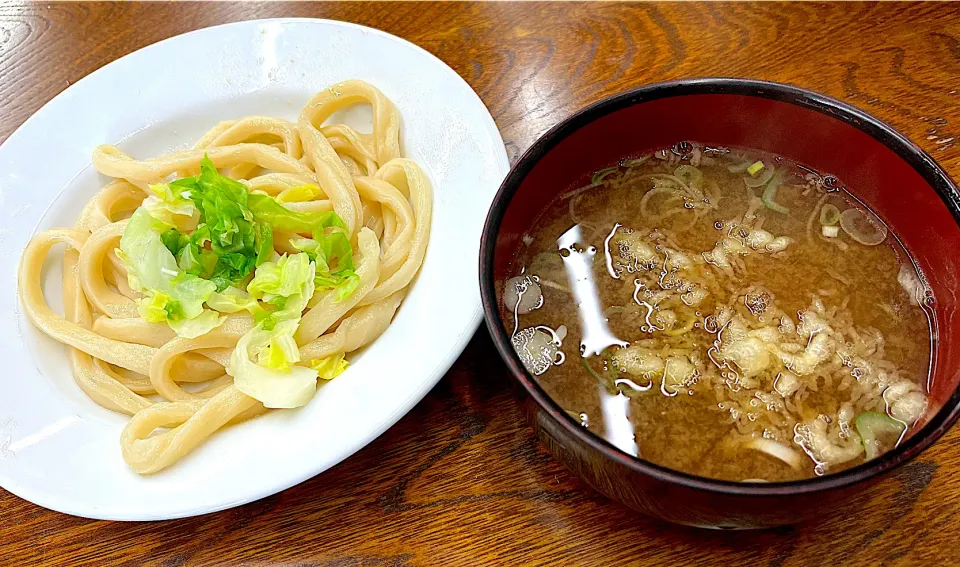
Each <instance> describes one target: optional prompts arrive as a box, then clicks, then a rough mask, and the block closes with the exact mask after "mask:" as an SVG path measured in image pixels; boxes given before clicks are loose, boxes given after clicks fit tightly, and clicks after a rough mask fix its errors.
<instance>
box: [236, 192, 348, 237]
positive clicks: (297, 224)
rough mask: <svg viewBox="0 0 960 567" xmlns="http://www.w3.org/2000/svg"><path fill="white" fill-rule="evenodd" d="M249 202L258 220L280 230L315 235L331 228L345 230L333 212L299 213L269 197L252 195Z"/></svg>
mask: <svg viewBox="0 0 960 567" xmlns="http://www.w3.org/2000/svg"><path fill="white" fill-rule="evenodd" d="M248 202H249V204H250V210H251V211H252V212H253V215H254V216H255V217H256V218H257V220H260V221H262V222H266V223H269V224H270V226H272V227H273V228H277V229H280V230H289V231H293V232H307V233H313V232H315V231H317V230H322V229H325V228H330V227H336V228H341V229H342V228H345V225H344V224H343V221H342V220H341V219H340V217H339V216H337V213H335V212H333V211H328V212H326V213H298V212H296V211H291V210H290V209H288V208H286V207H284V206H283V205H281V204H280V203H278V202H277V201H276V200H274V198H273V197H271V196H269V195H258V194H251V195H249V197H248Z"/></svg>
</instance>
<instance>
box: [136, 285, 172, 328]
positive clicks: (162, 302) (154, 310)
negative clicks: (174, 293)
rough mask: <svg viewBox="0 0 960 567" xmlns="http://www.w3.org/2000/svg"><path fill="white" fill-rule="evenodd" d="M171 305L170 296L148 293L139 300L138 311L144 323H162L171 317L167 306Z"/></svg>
mask: <svg viewBox="0 0 960 567" xmlns="http://www.w3.org/2000/svg"><path fill="white" fill-rule="evenodd" d="M168 305H171V301H170V296H169V295H167V294H165V293H162V292H159V291H157V292H153V293H147V295H146V296H144V297H143V298H142V299H138V300H137V311H138V312H139V313H140V316H141V317H143V319H144V321H148V322H150V323H162V322H163V321H166V320H167V318H168V317H169V316H170V312H169V311H167V306H168Z"/></svg>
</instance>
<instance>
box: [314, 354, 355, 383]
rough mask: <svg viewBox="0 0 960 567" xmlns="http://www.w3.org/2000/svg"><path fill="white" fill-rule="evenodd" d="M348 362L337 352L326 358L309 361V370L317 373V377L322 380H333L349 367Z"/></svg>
mask: <svg viewBox="0 0 960 567" xmlns="http://www.w3.org/2000/svg"><path fill="white" fill-rule="evenodd" d="M349 364H350V363H349V362H347V360H346V359H345V358H343V353H342V352H338V353H337V354H334V355H332V356H328V357H326V358H316V359H314V360H311V361H310V368H313V369H314V370H316V371H317V375H318V376H319V377H320V378H322V379H324V380H333V379H334V378H336V377H337V376H339V375H341V374H343V371H344V370H346V369H347V366H349Z"/></svg>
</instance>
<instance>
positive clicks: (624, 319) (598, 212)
mask: <svg viewBox="0 0 960 567" xmlns="http://www.w3.org/2000/svg"><path fill="white" fill-rule="evenodd" d="M678 147H679V148H681V150H678V149H677V148H678ZM683 152H686V153H685V154H684V153H683ZM761 163H762V167H760V166H759V165H755V164H761ZM751 166H752V167H751ZM748 184H749V185H755V187H749V186H748ZM851 209H852V211H851ZM837 213H840V215H839V218H837V217H838V215H837ZM513 266H514V268H513V275H514V276H515V277H514V278H511V279H510V280H508V281H507V282H500V285H501V286H502V287H500V288H499V289H501V290H503V293H502V294H501V298H502V301H501V310H502V316H503V319H504V321H505V324H506V327H507V330H508V332H510V331H513V339H514V346H515V348H517V350H518V353H519V354H520V356H521V359H522V360H523V361H524V364H525V365H526V366H527V368H528V369H529V370H530V371H531V373H533V374H535V375H536V379H537V380H538V382H539V384H540V385H541V387H543V389H544V390H545V391H546V392H547V393H548V394H549V395H550V396H551V397H552V398H553V399H554V400H555V401H556V402H557V403H558V405H560V406H561V407H562V408H564V409H565V410H567V412H568V413H569V414H570V415H571V417H572V418H573V419H576V420H579V421H581V424H582V425H584V427H587V428H588V429H589V430H590V431H592V432H593V433H595V434H597V435H600V436H602V437H604V438H606V439H607V440H609V441H610V442H611V443H613V444H614V445H616V446H617V447H619V448H620V449H622V450H624V451H626V452H628V453H631V454H634V455H636V456H639V457H640V458H643V459H645V460H648V461H651V462H653V463H656V464H659V465H662V466H665V467H669V468H671V469H676V470H679V471H683V472H687V473H690V474H694V475H699V476H703V477H710V478H718V479H727V480H736V481H745V480H757V481H787V480H796V479H802V478H809V477H813V476H815V475H822V474H828V473H832V472H837V471H840V470H843V469H845V468H849V467H851V466H855V465H857V464H860V463H862V462H864V461H865V460H866V459H868V458H872V457H875V456H877V455H879V454H881V453H883V452H885V451H888V450H890V449H891V448H893V447H894V446H896V444H897V443H899V442H900V441H901V440H902V438H903V437H904V435H905V432H906V431H908V429H909V427H911V426H912V425H913V424H914V422H915V421H916V420H917V419H918V418H919V416H920V415H921V413H922V412H923V410H924V409H925V407H926V379H927V375H928V372H929V368H930V363H931V361H930V353H931V344H932V340H933V338H932V337H931V334H930V329H932V328H935V327H933V326H932V325H931V320H930V317H931V315H930V313H929V310H928V309H926V308H925V307H924V305H925V303H926V302H928V301H932V297H930V294H929V292H928V290H927V289H926V288H925V287H924V285H923V284H922V283H921V282H923V281H924V280H923V278H922V276H921V275H919V274H918V273H917V269H916V267H915V265H914V263H913V261H912V260H911V258H910V257H909V255H908V254H907V252H906V251H905V250H904V249H903V247H902V246H900V244H899V243H898V240H897V239H896V238H895V237H894V235H892V234H889V233H888V231H887V228H886V227H885V226H884V225H883V224H882V222H881V221H879V219H877V218H876V216H875V215H873V213H871V212H870V211H869V210H867V209H866V208H865V207H864V206H863V205H862V204H861V203H859V201H857V200H856V199H855V198H854V197H853V196H852V195H851V194H850V193H849V192H848V191H847V189H846V188H845V187H843V186H842V185H841V183H840V181H839V180H837V179H835V178H833V177H831V176H824V175H820V174H818V173H816V172H814V171H813V170H810V169H808V168H805V167H802V166H800V165H798V164H793V163H790V162H788V161H787V160H785V159H781V158H779V157H777V156H774V155H771V154H766V153H762V152H757V151H753V150H746V149H735V148H729V149H728V148H708V147H706V146H702V145H700V144H695V143H691V142H686V143H684V144H682V145H680V144H678V146H674V148H673V149H666V150H660V151H658V152H655V153H654V154H652V155H646V156H640V157H639V158H628V159H625V160H621V162H620V165H619V166H618V167H617V166H614V167H611V168H608V169H605V170H601V171H600V172H598V174H596V175H594V182H591V183H590V184H589V185H587V186H586V188H579V189H575V188H574V189H571V190H569V191H567V192H565V193H563V194H562V195H561V196H560V197H559V198H558V199H556V200H555V201H554V202H552V203H550V204H549V205H548V206H547V207H546V209H545V211H544V212H543V213H542V215H541V216H540V217H539V218H538V219H537V221H536V222H535V223H534V224H533V226H532V227H531V228H530V230H529V231H528V232H527V233H526V234H525V235H524V238H523V243H522V244H521V247H520V249H519V250H518V251H517V255H516V260H515V263H514V264H513ZM514 329H515V330H514ZM581 353H583V356H581Z"/></svg>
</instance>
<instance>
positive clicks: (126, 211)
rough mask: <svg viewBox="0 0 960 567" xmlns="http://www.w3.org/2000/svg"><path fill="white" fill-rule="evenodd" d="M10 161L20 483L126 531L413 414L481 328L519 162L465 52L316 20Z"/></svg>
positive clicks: (3, 194)
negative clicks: (481, 254) (431, 50)
mask: <svg viewBox="0 0 960 567" xmlns="http://www.w3.org/2000/svg"><path fill="white" fill-rule="evenodd" d="M0 164H2V165H0V202H2V203H3V207H2V208H0V216H2V217H3V218H2V221H0V227H2V229H0V230H2V232H0V235H2V236H0V255H2V262H3V263H4V265H5V266H6V267H7V269H6V270H4V272H3V276H2V278H0V301H2V302H3V305H4V308H5V310H6V312H7V313H9V314H11V315H12V316H11V317H8V318H6V319H4V320H3V322H2V323H0V329H2V337H3V340H2V342H0V344H2V347H0V353H2V357H3V361H4V364H5V366H6V371H5V372H4V373H3V374H2V376H0V390H2V392H3V395H2V396H0V485H2V486H3V488H5V489H7V490H9V491H11V492H13V493H15V494H17V495H19V496H21V497H23V498H25V499H27V500H30V501H32V502H35V503H37V504H39V505H42V506H45V507H47V508H51V509H54V510H58V511H62V512H66V513H69V514H75V515H80V516H86V517H92V518H104V519H121V520H149V519H165V518H175V517H184V516H190V515H195V514H200V513H205V512H210V511H214V510H219V509H223V508H227V507H231V506H236V505H239V504H242V503H245V502H249V501H252V500H255V499H257V498H261V497H264V496H267V495H270V494H273V493H275V492H277V491H280V490H283V489H285V488H287V487H290V486H292V485H294V484H296V483H299V482H301V481H303V480H305V479H307V478H310V477H312V476H314V475H316V474H318V473H320V472H322V471H324V470H325V469H327V468H329V467H331V466H333V465H334V464H336V463H338V462H340V461H341V460H343V459H345V458H346V457H348V456H349V455H351V454H352V453H354V452H355V451H357V450H358V449H360V448H361V447H363V446H364V445H365V444H367V443H369V442H370V441H372V440H373V439H374V438H375V437H377V436H378V435H379V434H380V433H382V432H383V431H384V430H386V429H387V428H388V427H390V426H391V425H392V424H393V423H395V422H396V421H397V420H398V419H399V418H400V417H401V416H403V415H404V414H405V413H406V412H407V411H408V410H409V409H410V408H411V407H412V406H413V405H414V404H416V403H417V402H418V401H419V400H420V399H421V398H422V397H423V396H424V395H425V394H426V392H427V391H429V389H430V388H431V387H432V386H433V385H435V384H436V383H437V381H438V380H439V379H440V378H441V377H442V375H443V374H444V373H445V372H446V370H447V369H448V368H449V367H450V365H451V364H452V363H453V361H454V360H455V359H456V357H457V356H458V355H459V354H460V352H461V351H462V350H463V348H464V347H465V345H466V342H467V341H468V340H469V338H470V337H471V336H472V334H473V332H474V331H475V329H476V327H477V324H478V323H479V320H480V302H479V297H478V292H477V290H476V289H475V288H476V286H474V285H473V282H474V281H475V280H476V270H477V266H476V257H477V248H478V246H479V235H480V232H481V227H482V223H483V215H484V212H485V211H486V210H487V208H488V206H489V204H490V201H491V199H492V197H493V194H494V192H495V191H496V189H497V187H498V186H499V183H500V181H501V180H502V178H503V176H504V175H505V174H506V171H507V169H508V162H507V158H506V153H505V151H504V147H503V141H502V139H501V137H500V135H499V133H498V131H497V128H496V126H495V124H494V122H493V120H492V118H491V117H490V114H489V113H488V111H487V110H486V108H485V107H484V105H483V103H482V102H481V101H480V99H479V98H478V97H477V95H476V94H475V93H474V92H473V91H472V89H471V88H470V87H469V86H468V85H467V83H466V82H464V81H463V80H462V79H461V78H460V77H459V76H458V75H457V74H456V73H455V72H454V71H452V70H451V69H450V68H449V67H447V66H446V65H445V64H443V63H442V62H441V61H440V60H438V59H436V58H435V57H433V56H432V55H430V54H428V53H427V52H425V51H423V50H422V49H420V48H418V47H416V46H414V45H412V44H410V43H407V42H405V41H403V40H400V39H398V38H396V37H393V36H390V35H388V34H385V33H382V32H379V31H376V30H371V29H368V28H363V27H360V26H355V25H350V24H344V23H340V22H332V21H324V20H300V19H283V20H262V21H252V22H243V23H238V24H229V25H225V26H218V27H214V28H207V29H204V30H200V31H197V32H192V33H188V34H185V35H182V36H178V37H175V38H172V39H169V40H166V41H163V42H160V43H158V44H155V45H152V46H149V47H147V48H144V49H141V50H140V51H137V52H135V53H133V54H131V55H128V56H126V57H124V58H122V59H120V60H118V61H116V62H114V63H111V64H109V65H107V66H105V67H104V68H102V69H100V70H98V71H96V72H95V73H93V74H91V75H90V76H88V77H86V78H85V79H83V80H81V81H79V82H78V83H76V84H75V85H73V86H71V87H70V88H68V89H67V90H66V91H64V92H63V93H61V94H60V95H59V96H57V97H56V98H55V99H53V100H52V101H51V102H49V103H48V104H47V105H46V106H44V107H43V108H42V109H40V110H39V111H38V112H37V113H36V114H35V115H34V116H33V117H31V118H30V119H29V120H28V121H27V122H26V123H24V125H23V126H21V127H20V129H19V130H17V131H16V132H15V133H14V134H13V135H12V136H11V137H10V138H9V139H8V140H7V141H6V142H5V143H4V144H3V146H0ZM471 274H473V275H471Z"/></svg>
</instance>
